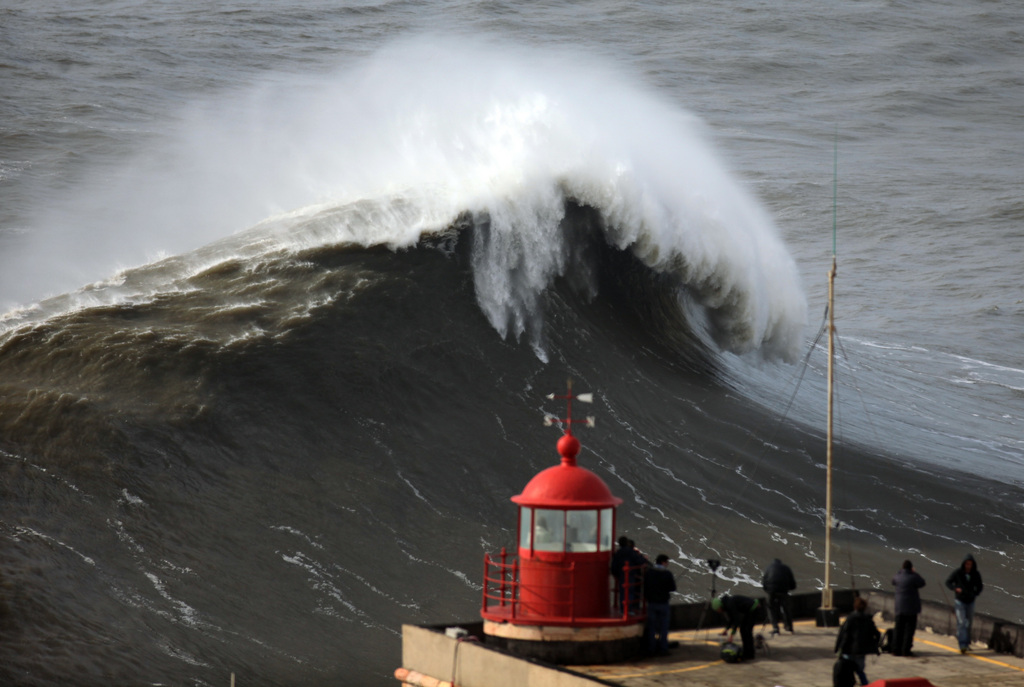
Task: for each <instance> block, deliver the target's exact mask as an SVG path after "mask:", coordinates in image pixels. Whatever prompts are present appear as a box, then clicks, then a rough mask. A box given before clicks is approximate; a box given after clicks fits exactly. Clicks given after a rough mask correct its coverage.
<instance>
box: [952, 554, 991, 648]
mask: <svg viewBox="0 0 1024 687" xmlns="http://www.w3.org/2000/svg"><path fill="white" fill-rule="evenodd" d="M946 586H947V587H949V588H950V589H952V590H953V591H954V592H955V593H956V601H954V602H953V603H954V606H955V607H956V638H957V641H958V642H959V643H960V653H961V654H964V653H967V650H968V649H969V648H970V646H971V622H972V621H973V620H974V600H975V599H976V598H977V596H978V594H981V590H982V588H983V585H982V584H981V573H980V572H978V564H977V563H975V562H974V556H972V555H971V554H967V555H966V556H965V557H964V560H963V562H962V563H961V564H960V567H959V568H957V569H956V570H954V571H953V572H951V573H950V574H949V577H947V578H946Z"/></svg>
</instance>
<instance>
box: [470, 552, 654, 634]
mask: <svg viewBox="0 0 1024 687" xmlns="http://www.w3.org/2000/svg"><path fill="white" fill-rule="evenodd" d="M510 558H511V560H509V559H510ZM551 565H552V567H553V568H556V569H559V571H560V572H564V573H566V574H565V575H562V576H560V577H561V578H562V579H566V580H569V582H568V583H566V584H555V583H551V584H540V583H533V584H530V585H529V586H528V587H527V586H524V585H523V583H522V581H521V580H520V568H519V559H518V558H517V557H515V556H511V557H510V556H509V554H508V553H507V551H506V550H505V548H502V549H501V554H500V557H499V558H498V559H495V558H492V557H491V555H490V554H484V586H483V599H482V612H483V613H484V614H485V615H486V614H488V613H490V614H492V615H501V616H503V617H506V618H508V619H510V620H514V619H516V618H522V617H529V616H531V615H533V614H531V613H530V608H529V607H530V606H531V605H532V604H530V603H529V602H528V601H527V602H525V603H524V600H523V596H524V591H525V596H527V597H529V598H534V599H545V601H544V605H545V606H546V607H547V608H548V611H549V612H550V608H551V607H552V606H553V607H554V608H555V609H556V611H555V612H551V613H550V615H553V616H555V617H558V618H561V619H568V620H570V621H572V620H575V619H576V610H575V609H576V600H575V588H574V586H573V585H572V583H571V580H572V579H573V578H572V572H573V569H574V567H575V564H574V563H562V564H558V563H552V564H551ZM642 567H643V566H629V565H626V566H625V568H624V569H623V580H625V583H623V584H622V585H621V586H620V584H619V583H618V582H617V581H614V580H612V578H611V576H610V575H609V580H610V583H609V587H608V590H607V592H608V594H610V595H611V596H610V598H611V599H612V608H614V609H616V610H615V611H614V612H613V614H612V615H611V616H610V618H617V619H621V620H623V621H629V620H631V619H635V618H637V617H642V616H644V615H645V614H646V613H647V604H646V602H645V601H644V598H643V574H642V573H643V570H642ZM620 596H621V599H620ZM562 609H564V612H562ZM546 615H547V614H546Z"/></svg>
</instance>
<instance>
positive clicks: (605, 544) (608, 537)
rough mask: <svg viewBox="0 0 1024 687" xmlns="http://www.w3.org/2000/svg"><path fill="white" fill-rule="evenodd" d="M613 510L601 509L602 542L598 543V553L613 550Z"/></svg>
mask: <svg viewBox="0 0 1024 687" xmlns="http://www.w3.org/2000/svg"><path fill="white" fill-rule="evenodd" d="M613 512H614V509H612V508H602V509H601V540H600V541H599V542H598V548H597V550H598V551H611V550H612V513H613Z"/></svg>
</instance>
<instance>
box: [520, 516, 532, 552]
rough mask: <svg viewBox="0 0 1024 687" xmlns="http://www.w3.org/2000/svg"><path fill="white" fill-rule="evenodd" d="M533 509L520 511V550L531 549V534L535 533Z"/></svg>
mask: <svg viewBox="0 0 1024 687" xmlns="http://www.w3.org/2000/svg"><path fill="white" fill-rule="evenodd" d="M532 528H533V509H532V508H520V509H519V548H521V549H528V548H530V533H531V532H532V531H533V530H532Z"/></svg>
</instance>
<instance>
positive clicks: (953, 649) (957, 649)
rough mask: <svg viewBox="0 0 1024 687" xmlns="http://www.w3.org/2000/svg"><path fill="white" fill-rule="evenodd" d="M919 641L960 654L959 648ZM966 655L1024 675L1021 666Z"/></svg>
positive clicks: (974, 655)
mask: <svg viewBox="0 0 1024 687" xmlns="http://www.w3.org/2000/svg"><path fill="white" fill-rule="evenodd" d="M917 641H919V642H921V643H922V644H927V645H928V646H934V647H936V648H938V649H945V650H946V651H948V652H950V653H953V654H957V653H960V649H959V648H958V647H952V646H946V645H945V644H939V643H938V642H929V641H928V640H927V639H920V638H918V639H917ZM964 655H965V656H967V657H969V658H973V659H974V660H975V661H984V662H985V663H991V664H992V665H996V666H1000V667H1002V668H1009V669H1010V670H1016V671H1018V672H1021V673H1024V668H1021V667H1019V666H1013V665H1010V664H1009V663H1003V662H1002V661H997V660H995V659H994V658H988V657H986V656H978V655H977V654H974V653H966V654H964Z"/></svg>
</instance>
